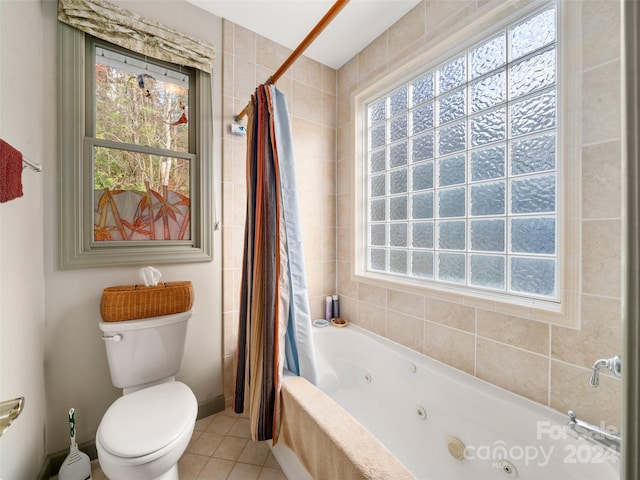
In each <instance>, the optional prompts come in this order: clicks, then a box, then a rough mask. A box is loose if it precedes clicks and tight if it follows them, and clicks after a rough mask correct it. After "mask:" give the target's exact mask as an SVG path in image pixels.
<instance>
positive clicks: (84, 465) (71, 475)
mask: <svg viewBox="0 0 640 480" xmlns="http://www.w3.org/2000/svg"><path fill="white" fill-rule="evenodd" d="M69 436H70V437H71V448H70V449H69V455H67V458H65V459H64V462H62V466H61V467H60V471H59V472H58V479H59V480H91V462H90V461H89V457H88V456H87V454H86V453H83V452H81V451H80V450H78V444H77V443H76V411H75V409H74V408H72V409H71V410H69Z"/></svg>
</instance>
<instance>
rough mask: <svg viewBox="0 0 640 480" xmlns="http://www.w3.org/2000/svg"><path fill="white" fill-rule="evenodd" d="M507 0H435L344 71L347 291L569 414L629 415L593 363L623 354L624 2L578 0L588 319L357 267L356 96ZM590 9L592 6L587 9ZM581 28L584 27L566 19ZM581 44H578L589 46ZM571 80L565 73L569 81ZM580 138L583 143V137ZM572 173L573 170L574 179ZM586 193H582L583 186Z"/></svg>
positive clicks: (428, 345)
mask: <svg viewBox="0 0 640 480" xmlns="http://www.w3.org/2000/svg"><path fill="white" fill-rule="evenodd" d="M496 5H499V2H476V1H475V0H468V1H455V2H450V1H431V0H430V1H424V2H422V3H421V4H419V5H418V6H417V7H415V8H414V9H413V10H412V11H411V12H409V13H408V14H407V15H406V16H405V17H404V18H403V19H401V20H400V21H398V22H397V23H396V24H395V25H394V26H392V27H391V28H390V29H389V30H387V31H386V32H385V33H383V34H382V35H381V36H380V37H378V38H377V39H376V40H374V41H373V42H372V43H371V44H370V45H369V46H368V47H367V48H365V49H364V50H363V51H361V52H360V53H359V54H358V55H357V56H355V57H354V58H353V59H352V60H350V61H349V62H348V63H347V64H345V65H344V66H343V67H342V68H341V69H340V70H339V71H338V105H339V107H338V171H337V193H338V223H337V226H338V232H337V241H338V262H337V265H338V267H337V270H338V291H339V294H340V296H341V301H342V312H343V313H344V315H345V316H347V317H348V318H349V319H350V320H351V321H352V322H354V323H356V324H358V325H360V326H362V327H364V328H367V329H369V330H372V331H374V332H376V333H378V334H381V335H383V336H386V337H388V338H390V339H392V340H394V341H396V342H399V343H402V344H404V345H406V346H408V347H410V348H412V349H414V350H417V351H418V352H422V353H424V354H426V355H428V356H430V357H433V358H435V359H437V360H440V361H442V362H444V363H447V364H449V365H452V366H454V367H456V368H458V369H461V370H463V371H465V372H467V373H470V374H472V375H475V376H477V377H479V378H481V379H483V380H487V381H489V382H491V383H494V384H496V385H498V386H500V387H503V388H505V389H507V390H511V391H513V392H515V393H518V394H520V395H523V396H525V397H528V398H530V399H532V400H534V401H536V402H539V403H541V404H544V405H548V406H550V407H552V408H554V409H557V410H559V411H561V412H563V413H566V411H567V410H569V409H572V410H575V411H576V412H577V414H578V416H579V417H581V418H585V419H587V420H589V421H592V422H596V423H599V422H600V421H604V422H605V423H606V424H607V425H615V426H618V427H619V425H620V419H621V412H622V403H621V391H622V385H621V382H620V381H619V380H617V379H614V378H613V377H612V376H611V375H604V378H602V379H601V383H600V388H598V389H594V388H592V387H590V386H589V376H590V367H591V365H592V364H593V362H594V361H595V360H596V359H598V358H602V357H610V356H613V355H614V354H621V353H622V326H623V321H622V312H621V305H622V301H621V279H622V269H621V247H622V232H621V229H622V199H621V191H622V176H621V162H622V160H621V127H620V118H621V97H620V69H621V65H620V56H621V51H620V18H619V4H618V2H615V1H584V2H574V5H578V7H577V9H578V15H577V16H576V17H575V19H576V22H577V23H576V25H577V28H579V29H581V30H582V38H581V39H579V40H581V41H579V42H578V43H581V46H582V54H581V55H578V57H579V58H577V59H574V62H577V63H578V64H581V67H580V68H581V71H582V75H581V77H579V79H578V84H579V83H581V84H582V86H581V87H578V88H581V102H580V103H581V105H580V106H579V108H580V112H579V113H578V115H577V119H578V120H577V122H576V124H575V125H572V128H571V129H570V130H569V131H568V134H569V135H578V138H581V139H582V146H581V152H580V153H579V162H578V164H579V165H578V169H577V170H576V171H577V172H578V173H577V174H576V175H578V176H580V178H576V179H575V180H576V181H577V182H578V183H579V185H578V190H577V192H578V195H577V196H576V198H575V199H574V200H573V201H575V202H577V205H574V207H575V210H577V211H578V212H581V217H580V218H579V219H578V221H577V222H576V223H575V228H573V229H572V231H571V233H572V234H574V235H578V236H579V237H580V240H579V242H578V247H579V252H580V260H581V261H580V267H581V268H580V271H581V274H580V275H581V278H580V283H581V291H580V295H579V298H580V302H581V308H580V310H581V318H580V319H578V320H579V322H580V323H579V324H580V325H581V326H580V328H579V329H571V328H565V327H559V326H551V325H549V324H547V323H543V322H539V321H535V320H533V316H534V315H533V312H532V311H531V309H528V308H522V307H518V308H515V307H513V308H512V307H510V306H509V305H504V304H503V305H501V304H499V303H493V302H486V301H477V302H475V303H471V302H469V301H468V300H467V302H466V303H465V302H464V301H462V300H461V299H462V297H459V298H458V299H457V298H456V296H455V295H436V294H431V293H429V292H427V291H425V292H424V294H416V293H415V289H414V290H411V291H409V290H407V291H403V290H401V289H392V288H385V286H384V285H382V284H380V285H376V284H370V283H366V284H365V283H361V282H355V281H354V279H353V277H352V271H353V268H352V266H353V265H352V261H353V259H352V258H351V254H352V253H351V252H352V244H351V239H352V237H353V235H352V231H351V228H352V227H351V218H352V215H353V211H352V205H353V198H352V195H351V191H352V175H353V148H352V143H353V141H352V139H351V138H350V136H351V132H352V128H353V125H352V121H353V118H352V111H351V108H352V107H351V104H352V102H351V95H352V94H353V93H354V92H357V91H358V89H359V88H361V87H362V86H363V85H364V84H366V83H370V82H371V81H372V79H376V78H382V77H384V76H385V75H386V74H387V73H390V72H392V71H393V70H394V69H395V68H396V67H397V66H399V65H401V64H402V63H403V61H406V60H407V59H408V58H410V57H413V56H415V55H416V54H417V53H420V52H424V51H426V50H428V49H429V48H430V47H432V46H434V45H436V44H438V43H439V42H441V41H442V40H443V39H445V38H446V36H447V35H448V34H449V33H448V32H456V31H458V30H460V29H461V28H463V27H464V26H465V25H467V24H468V23H469V22H471V21H472V20H474V19H475V18H478V17H479V16H480V15H482V14H484V13H487V12H488V11H489V10H491V9H492V8H494V7H495V6H496ZM580 8H581V12H580ZM566 28H574V27H566ZM579 51H580V50H579V47H578V52H579ZM561 83H562V82H561ZM579 148H580V147H579ZM571 180H572V181H573V180H574V179H571ZM580 192H581V193H580Z"/></svg>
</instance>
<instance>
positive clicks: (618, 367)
mask: <svg viewBox="0 0 640 480" xmlns="http://www.w3.org/2000/svg"><path fill="white" fill-rule="evenodd" d="M602 367H606V368H608V369H609V370H611V372H612V373H613V374H614V375H615V377H616V378H620V377H621V376H622V360H621V359H620V357H619V356H618V355H615V356H613V357H611V358H601V359H600V360H596V362H595V363H594V364H593V368H592V370H591V379H590V380H589V383H590V384H591V386H592V387H598V385H599V384H600V368H602Z"/></svg>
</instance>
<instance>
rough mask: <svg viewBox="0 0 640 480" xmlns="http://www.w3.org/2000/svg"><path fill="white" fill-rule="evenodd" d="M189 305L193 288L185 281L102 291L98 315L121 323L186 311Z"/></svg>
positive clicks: (111, 288) (107, 320)
mask: <svg viewBox="0 0 640 480" xmlns="http://www.w3.org/2000/svg"><path fill="white" fill-rule="evenodd" d="M192 306H193V285H191V282H188V281H183V282H165V283H159V284H158V285H154V286H149V287H147V286H144V285H124V286H119V287H107V288H105V289H104V290H103V291H102V298H101V299H100V315H101V316H102V319H103V320H104V321H105V322H122V321H124V320H138V319H141V318H149V317H158V316H161V315H171V314H173V313H181V312H186V311H187V310H190V309H191V307H192Z"/></svg>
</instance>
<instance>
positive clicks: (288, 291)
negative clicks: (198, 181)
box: [233, 85, 316, 443]
mask: <svg viewBox="0 0 640 480" xmlns="http://www.w3.org/2000/svg"><path fill="white" fill-rule="evenodd" d="M294 167H295V162H294V157H293V145H292V135H291V126H290V125H289V114H288V111H287V105H286V100H285V98H284V95H283V94H282V93H281V92H280V91H278V90H277V89H276V88H275V87H274V86H273V85H260V86H258V88H257V89H256V92H255V94H254V95H253V96H252V97H251V102H250V104H249V108H248V124H247V218H246V226H245V237H244V256H243V266H242V268H243V270H242V284H241V293H240V295H241V297H240V315H239V321H238V345H237V349H236V359H235V389H234V398H233V404H234V410H235V411H236V412H237V413H243V412H247V413H248V414H249V417H250V422H251V436H252V438H253V439H254V440H268V439H273V440H274V443H275V442H276V441H277V438H278V432H279V424H280V419H279V410H280V408H279V403H280V383H281V379H282V373H283V367H286V368H287V369H288V370H290V371H291V372H293V373H294V374H296V375H302V376H304V377H305V378H307V380H309V381H311V382H312V383H316V370H315V362H314V353H313V343H312V338H311V318H310V314H309V301H308V296H307V286H306V277H305V270H304V256H303V250H302V233H301V229H300V214H299V210H298V198H297V191H296V182H295V168H294Z"/></svg>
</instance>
